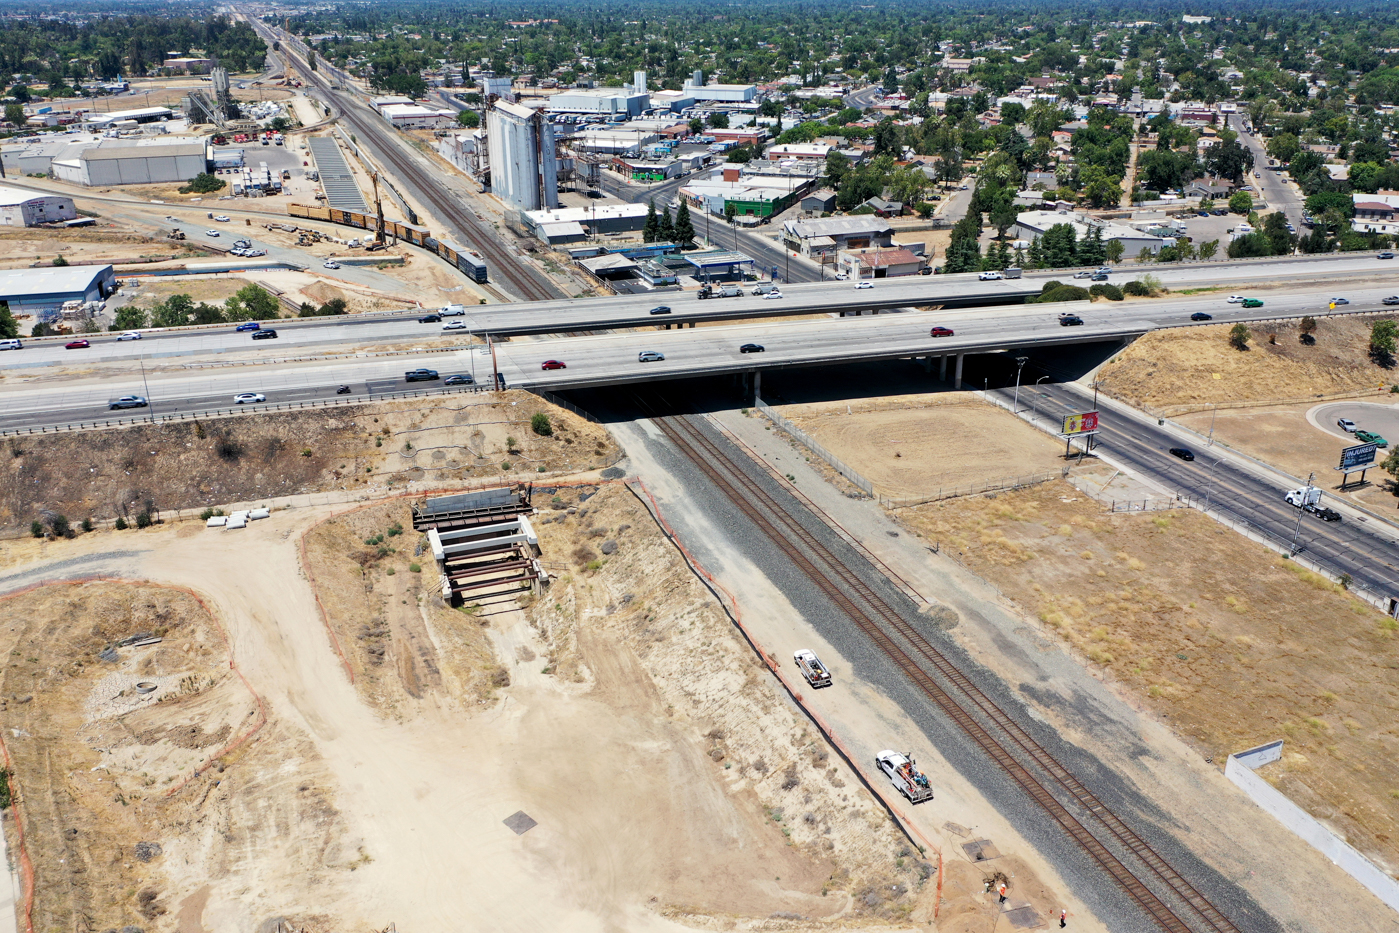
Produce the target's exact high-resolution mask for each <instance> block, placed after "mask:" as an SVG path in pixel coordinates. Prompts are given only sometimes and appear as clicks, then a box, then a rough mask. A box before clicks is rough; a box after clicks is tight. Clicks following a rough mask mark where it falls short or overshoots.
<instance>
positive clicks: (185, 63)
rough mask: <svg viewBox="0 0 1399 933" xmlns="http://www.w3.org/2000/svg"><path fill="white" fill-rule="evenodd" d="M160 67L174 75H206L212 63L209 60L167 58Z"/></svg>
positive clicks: (211, 60)
mask: <svg viewBox="0 0 1399 933" xmlns="http://www.w3.org/2000/svg"><path fill="white" fill-rule="evenodd" d="M160 67H161V68H164V69H166V70H167V71H171V72H174V73H176V74H187V75H206V74H208V73H209V69H210V68H213V67H214V62H213V59H209V58H167V59H166V60H165V61H163V62H161V63H160Z"/></svg>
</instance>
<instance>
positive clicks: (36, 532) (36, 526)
mask: <svg viewBox="0 0 1399 933" xmlns="http://www.w3.org/2000/svg"><path fill="white" fill-rule="evenodd" d="M29 533H30V534H31V535H33V536H34V537H36V538H42V537H43V536H44V523H43V522H41V521H39V520H38V519H37V518H36V519H34V521H32V522H30V523H29Z"/></svg>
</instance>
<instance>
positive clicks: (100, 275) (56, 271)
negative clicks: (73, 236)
mask: <svg viewBox="0 0 1399 933" xmlns="http://www.w3.org/2000/svg"><path fill="white" fill-rule="evenodd" d="M116 288H117V279H116V275H115V274H114V273H113V272H112V267H111V266H60V267H56V268H52V267H51V268H45V269H0V301H7V302H9V305H10V313H12V314H32V315H34V316H35V317H42V316H43V315H44V313H45V312H49V311H57V310H58V309H59V308H62V307H63V303H64V302H66V301H83V302H87V301H101V300H103V299H104V298H106V297H107V296H108V295H110V294H111V293H112V292H114V291H116Z"/></svg>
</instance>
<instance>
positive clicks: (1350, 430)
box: [1336, 418, 1355, 434]
mask: <svg viewBox="0 0 1399 933" xmlns="http://www.w3.org/2000/svg"><path fill="white" fill-rule="evenodd" d="M1336 426H1337V427H1339V428H1340V429H1341V430H1342V431H1345V432H1346V433H1347V434H1354V433H1355V422H1354V421H1351V420H1350V419H1349V418H1337V419H1336Z"/></svg>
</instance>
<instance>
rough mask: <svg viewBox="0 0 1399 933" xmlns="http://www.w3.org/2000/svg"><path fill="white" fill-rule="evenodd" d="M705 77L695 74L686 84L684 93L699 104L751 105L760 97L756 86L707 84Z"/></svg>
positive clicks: (698, 73)
mask: <svg viewBox="0 0 1399 933" xmlns="http://www.w3.org/2000/svg"><path fill="white" fill-rule="evenodd" d="M703 77H704V76H703V75H702V74H701V73H700V72H695V73H694V75H693V76H691V78H690V79H689V80H688V81H686V82H685V87H684V89H683V90H684V93H685V94H687V95H689V96H690V97H693V98H694V99H695V101H696V102H697V103H706V102H715V103H725V104H746V103H751V102H752V101H754V100H756V99H757V97H758V86H757V85H756V84H705V83H703Z"/></svg>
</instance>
